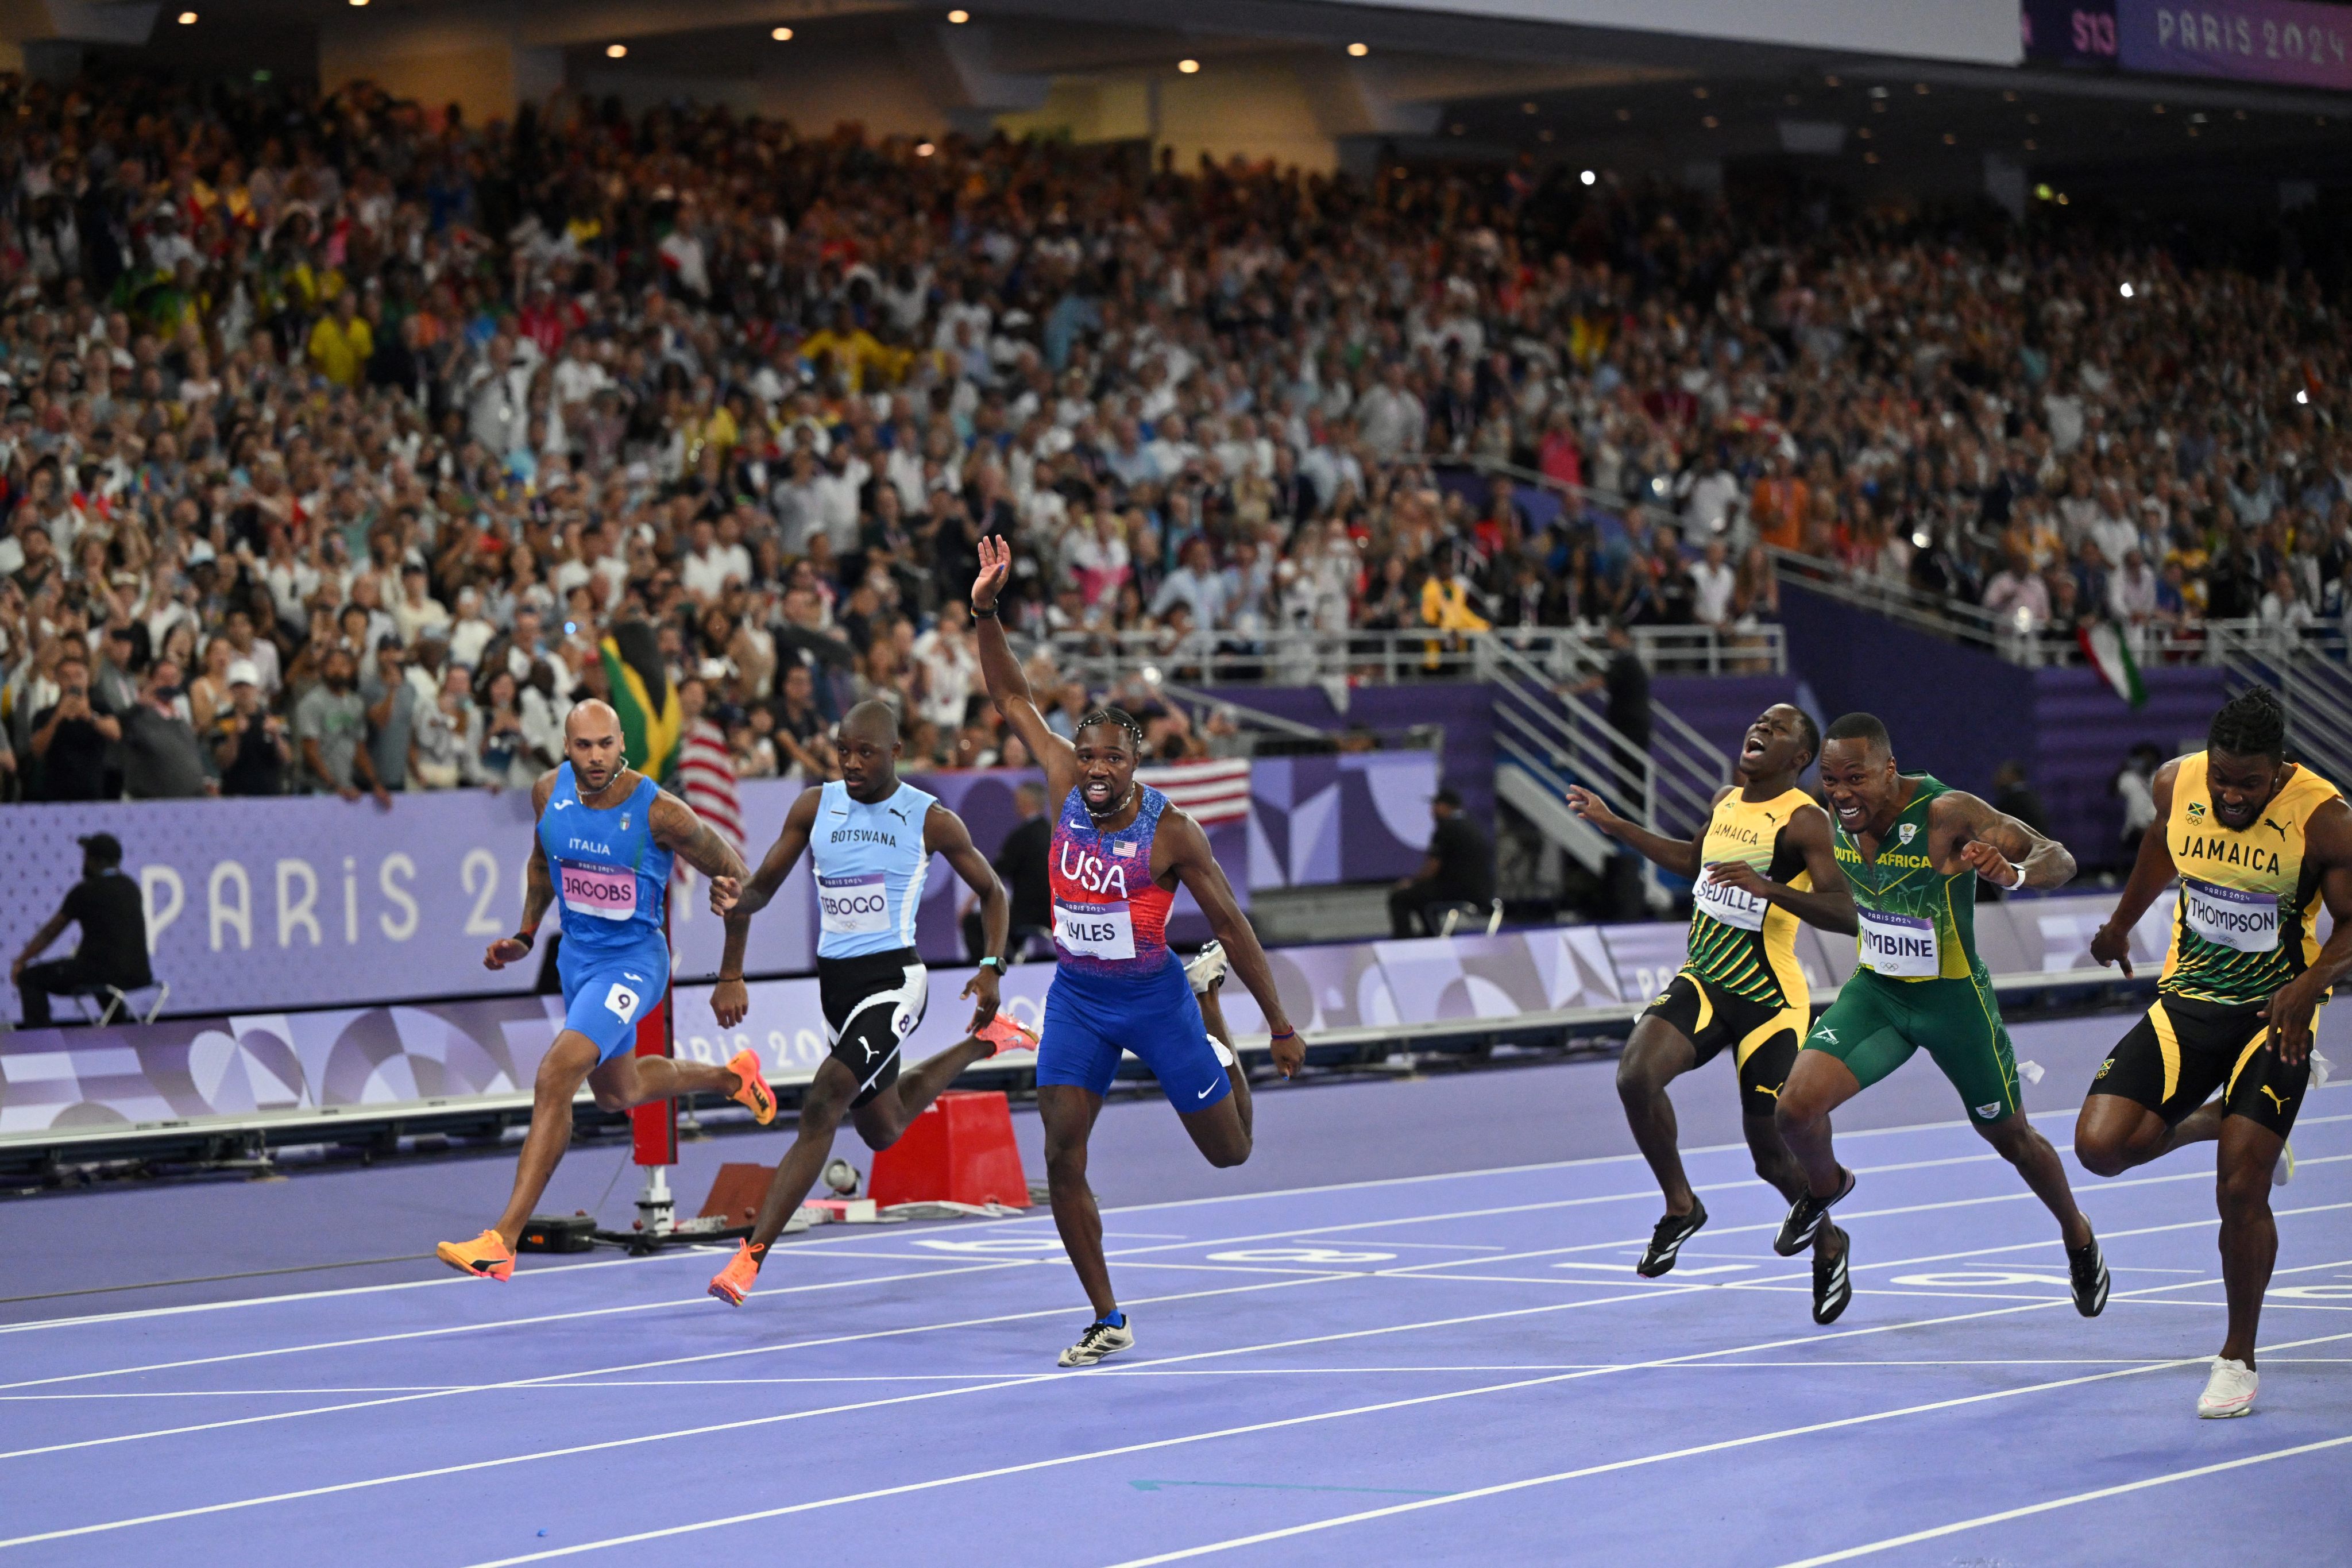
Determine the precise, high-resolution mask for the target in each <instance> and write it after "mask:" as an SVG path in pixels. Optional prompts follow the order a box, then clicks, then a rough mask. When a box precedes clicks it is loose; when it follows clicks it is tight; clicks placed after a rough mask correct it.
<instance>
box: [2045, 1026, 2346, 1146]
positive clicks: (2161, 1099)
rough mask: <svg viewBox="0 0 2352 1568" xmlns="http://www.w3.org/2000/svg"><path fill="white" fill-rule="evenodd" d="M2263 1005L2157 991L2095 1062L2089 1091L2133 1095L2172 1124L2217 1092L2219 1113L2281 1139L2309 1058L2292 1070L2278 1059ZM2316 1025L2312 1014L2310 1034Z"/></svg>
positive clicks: (2299, 1098)
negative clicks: (2149, 1004)
mask: <svg viewBox="0 0 2352 1568" xmlns="http://www.w3.org/2000/svg"><path fill="white" fill-rule="evenodd" d="M2266 1005H2267V1004H2265V1003H2262V1002H2241V1003H2234V1004H2232V1003H2221V1002H2197V1001H2191V1000H2189V998H2187V997H2181V996H2158V998H2157V1000H2156V1005H2154V1006H2153V1007H2150V1008H2149V1009H2148V1010H2147V1012H2146V1013H2145V1014H2143V1015H2142V1016H2141V1017H2140V1021H2139V1022H2138V1023H2137V1024H2134V1025H2133V1026H2132V1027H2131V1033H2129V1034H2127V1035H2126V1036H2125V1037H2123V1038H2122V1039H2121V1040H2120V1041H2118V1042H2117V1043H2116V1048H2115V1050H2114V1051H2113V1052H2112V1053H2111V1054H2110V1055H2109V1056H2108V1058H2107V1059H2106V1060H2105V1061H2104V1062H2102V1063H2100V1064H2099V1070H2098V1073H2097V1075H2096V1076H2095V1077H2094V1078H2093V1079H2092V1080H2091V1092H2092V1093H2093V1094H2113V1095H2119V1096H2121V1097H2122V1098H2123V1099H2126V1100H2135V1101H2137V1102H2138V1103H2139V1104H2141V1105H2145V1106H2147V1108H2148V1109H2149V1110H2153V1111H2155V1112H2156V1113H2157V1114H2158V1116H2161V1117H2163V1118H2164V1123H2165V1125H2166V1126H2168V1127H2170V1126H2174V1125H2176V1124H2178V1123H2179V1121H2180V1119H2181V1118H2182V1117H2184V1116H2186V1115H2188V1114H2189V1112H2190V1111H2192V1110H2196V1109H2197V1108H2198V1107H2199V1106H2200V1105H2202V1104H2204V1103H2205V1102H2206V1101H2207V1100H2210V1099H2211V1098H2212V1097H2213V1091H2214V1090H2215V1089H2220V1090H2221V1102H2222V1107H2223V1110H2222V1114H2223V1115H2225V1116H2243V1117H2245V1118H2247V1119H2249V1120H2250V1121H2256V1122H2259V1123H2261V1124H2262V1125H2263V1126H2264V1127H2267V1128H2269V1129H2270V1130H2271V1131H2273V1132H2275V1133H2277V1134H2278V1135H2279V1136H2280V1137H2282V1138H2284V1137H2285V1136H2286V1135H2287V1132H2288V1131H2289V1130H2291V1129H2292V1128H2293V1127H2294V1113H2295V1112H2296V1111H2297V1110H2300V1109H2301V1108H2302V1105H2303V1091H2304V1089H2305V1088H2306V1087H2307V1086H2308V1085H2309V1084H2310V1082H2311V1059H2310V1058H2308V1057H2305V1058H2304V1060H2303V1063H2302V1065H2301V1066H2298V1067H2292V1068H2291V1067H2288V1066H2287V1065H2286V1064H2285V1063H2284V1062H2282V1061H2281V1060H2279V1057H2278V1052H2277V1051H2276V1050H2275V1049H2273V1047H2272V1046H2271V1044H2270V1025H2269V1023H2268V1021H2267V1020H2266V1019H2265V1018H2264V1016H2263V1009H2264V1007H2265V1006H2266ZM2318 1024H2319V1020H2318V1015H2317V1013H2316V1012H2315V1013H2314V1014H2313V1016H2312V1027H2313V1029H2314V1031H2316V1030H2317V1028H2318Z"/></svg>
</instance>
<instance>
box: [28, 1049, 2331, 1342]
mask: <svg viewBox="0 0 2352 1568" xmlns="http://www.w3.org/2000/svg"><path fill="white" fill-rule="evenodd" d="M2335 1087H2339V1088H2340V1087H2346V1086H2343V1085H2338V1086H2335ZM2311 1092H2314V1093H2316V1092H2318V1091H2317V1090H2316V1089H2315V1090H2313V1091H2311ZM2072 1115H2074V1112H2073V1111H2071V1110H2068V1111H2035V1112H2033V1113H2032V1117H2031V1118H2030V1119H2031V1120H2040V1121H2051V1120H2055V1119H2057V1118H2059V1117H2061V1116H2072ZM2328 1121H2352V1115H2346V1116H2305V1117H2303V1118H2300V1119H2299V1120H2298V1121H2297V1123H2296V1124H2297V1125H2298V1126H2304V1127H2315V1126H2318V1125H2320V1124H2321V1123H2323V1122H2328ZM1969 1125H1970V1123H1969V1122H1967V1121H1916V1122H1910V1123H1907V1124H1906V1125H1904V1126H1901V1127H1875V1128H1867V1129H1864V1130H1862V1131H1853V1132H1843V1131H1842V1132H1840V1133H1839V1134H1838V1136H1839V1137H1840V1138H1842V1139H1845V1140H1847V1141H1849V1142H1850V1141H1852V1140H1854V1139H1858V1138H1891V1137H1895V1136H1897V1135H1899V1134H1902V1133H1906V1132H1933V1131H1946V1130H1949V1129H1955V1128H1962V1127H1968V1126H1969ZM1747 1152H1748V1145H1747V1143H1746V1142H1744V1141H1743V1142H1737V1143H1704V1144H1700V1145H1699V1146H1697V1147H1696V1148H1691V1149H1685V1150H1684V1151H1682V1154H1683V1157H1684V1158H1685V1160H1688V1159H1692V1158H1694V1157H1696V1156H1698V1155H1702V1154H1731V1153H1738V1154H1745V1153H1747ZM1641 1157H1642V1156H1641V1155H1640V1154H1639V1153H1631V1154H1594V1155H1588V1156H1585V1157H1583V1158H1580V1159H1575V1160H1544V1161H1538V1162H1537V1163H1532V1164H1525V1165H1490V1166H1484V1167H1481V1168H1480V1169H1477V1170H1472V1171H1432V1172H1426V1173H1423V1174H1420V1175H1413V1176H1376V1177H1370V1178H1368V1179H1366V1180H1363V1181H1355V1182H1324V1183H1318V1184H1313V1185H1309V1186H1303V1187H1277V1188H1275V1189H1272V1190H1270V1191H1265V1192H1255V1193H1217V1194H1211V1195H1209V1196H1206V1197H1197V1198H1171V1199H1168V1200H1166V1201H1164V1202H1160V1203H1149V1204H1125V1205H1120V1206H1118V1207H1117V1208H1109V1209H1105V1210H1104V1211H1103V1215H1104V1217H1105V1218H1106V1219H1108V1218H1111V1217H1112V1216H1114V1215H1130V1214H1146V1213H1150V1212H1152V1211H1155V1210H1160V1209H1179V1208H1199V1207H1206V1206H1208V1205H1214V1204H1238V1203H1254V1202H1257V1201H1259V1200H1276V1199H1285V1198H1294V1197H1299V1196H1304V1195H1306V1194H1315V1193H1342V1192H1359V1191H1365V1190H1369V1189H1370V1188H1374V1187H1394V1186H1408V1185H1413V1184H1427V1183H1436V1182H1459V1181H1471V1180H1475V1179H1476V1178H1479V1177H1482V1176H1509V1175H1521V1174H1527V1173H1534V1172H1540V1171H1566V1170H1576V1169H1581V1168H1584V1167H1589V1166H1597V1165H1622V1164H1625V1163H1630V1162H1633V1161H1638V1160H1640V1159H1641ZM1872 1168H1873V1169H1877V1168H1880V1167H1872ZM1884 1168H1885V1169H1895V1168H1897V1167H1893V1166H1889V1167H1884ZM1752 1180H1753V1178H1749V1179H1748V1180H1747V1181H1739V1182H1726V1183H1721V1184H1711V1185H1709V1186H1706V1187H1704V1188H1701V1189H1699V1190H1701V1191H1703V1192H1716V1191H1720V1190H1722V1189H1724V1188H1727V1187H1734V1186H1746V1185H1748V1184H1749V1182H1750V1181H1752ZM1650 1195H1652V1196H1655V1195H1656V1194H1654V1193H1652V1194H1650ZM1052 1218H1053V1216H1052V1215H1019V1216H1016V1217H1013V1218H1011V1219H992V1220H971V1221H966V1222H964V1223H962V1224H960V1225H959V1226H957V1227H956V1229H957V1231H958V1233H959V1234H963V1233H967V1232H971V1231H977V1230H982V1229H993V1228H999V1227H1003V1226H1020V1225H1032V1226H1034V1225H1041V1224H1048V1223H1050V1222H1051V1221H1052ZM1417 1222H1418V1218H1417V1216H1416V1218H1415V1219H1411V1220H1407V1221H1404V1222H1402V1223H1407V1224H1412V1223H1417ZM1130 1234H1131V1235H1134V1236H1136V1237H1141V1236H1142V1235H1143V1234H1144V1233H1142V1232H1133V1233H1130ZM1275 1234H1276V1235H1277V1236H1286V1235H1288V1234H1290V1233H1288V1232H1286V1231H1285V1232H1276V1233H1275ZM876 1239H877V1238H876V1237H865V1236H843V1237H822V1238H820V1239H818V1240H814V1241H805V1240H804V1241H796V1242H794V1243H793V1245H792V1247H790V1248H788V1249H787V1251H788V1253H789V1254H791V1255H794V1256H797V1255H799V1254H801V1253H806V1252H815V1251H821V1250H822V1251H836V1250H840V1249H844V1248H847V1247H857V1246H861V1245H865V1244H868V1243H871V1242H873V1241H874V1240H876ZM1230 1239H1234V1240H1244V1239H1246V1240H1255V1239H1260V1238H1259V1237H1233V1238H1230ZM723 1250H724V1249H723V1248H711V1247H692V1248H691V1249H689V1250H688V1251H686V1252H674V1253H662V1254H657V1255H656V1256H655V1257H652V1258H612V1259H607V1260H603V1261H599V1262H596V1263H574V1264H566V1265H562V1266H556V1267H550V1268H532V1269H526V1270H524V1271H523V1272H522V1273H521V1274H520V1275H519V1276H518V1278H520V1279H530V1280H534V1281H536V1280H542V1279H561V1278H562V1277H563V1276H565V1275H568V1274H571V1273H572V1272H574V1271H575V1270H578V1269H582V1268H615V1267H618V1266H620V1265H623V1264H635V1263H659V1262H664V1261H667V1260H668V1259H670V1258H677V1257H687V1256H694V1257H707V1256H709V1254H710V1253H711V1252H714V1251H723ZM851 1256H852V1257H855V1256H856V1254H854V1253H853V1254H851ZM480 1283H481V1282H480V1281H479V1280H476V1279H466V1278H465V1277H464V1276H462V1275H458V1274H454V1273H453V1274H451V1275H450V1276H449V1277H448V1278H447V1279H397V1280H391V1281H387V1282H385V1283H383V1284H380V1285H354V1286H350V1287H348V1288H346V1289H338V1290H303V1291H294V1292H289V1293H288V1294H285V1295H279V1296H247V1297H242V1298H240V1299H238V1300H234V1301H205V1302H198V1303H194V1304H192V1305H189V1306H183V1307H146V1308H141V1309H138V1310H131V1311H123V1312H100V1313H95V1314H91V1315H89V1316H85V1317H77V1318H42V1319H39V1320H37V1321H33V1322H29V1323H5V1324H0V1333H28V1332H31V1331H35V1330H39V1329H64V1328H73V1327H76V1326H79V1325H80V1324H85V1323H119V1322H126V1321H131V1320H133V1319H139V1318H160V1317H172V1316H175V1315H178V1314H181V1313H185V1312H217V1311H228V1310H235V1309H237V1308H244V1307H271V1306H279V1305H284V1304H288V1303H292V1302H299V1301H311V1300H327V1299H330V1298H334V1297H343V1296H365V1295H372V1294H375V1293H377V1292H380V1291H385V1290H415V1289H425V1288H427V1287H438V1286H444V1285H479V1284H480ZM533 1321H545V1320H533Z"/></svg>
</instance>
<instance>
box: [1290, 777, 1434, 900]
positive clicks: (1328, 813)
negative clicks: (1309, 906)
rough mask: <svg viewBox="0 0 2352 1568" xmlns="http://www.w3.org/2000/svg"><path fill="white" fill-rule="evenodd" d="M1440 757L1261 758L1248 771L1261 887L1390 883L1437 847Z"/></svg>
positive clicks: (1418, 864) (1416, 866)
mask: <svg viewBox="0 0 2352 1568" xmlns="http://www.w3.org/2000/svg"><path fill="white" fill-rule="evenodd" d="M1436 793H1437V754H1436V753H1435V752H1352V753H1338V754H1331V753H1326V754H1323V755H1319V756H1304V757H1260V758H1259V759H1257V761H1256V763H1255V764H1254V765H1253V766H1252V767H1251V770H1250V818H1249V880H1250V886H1251V887H1253V888H1260V889H1263V888H1303V887H1315V886H1320V885H1323V884H1327V883H1331V882H1376V881H1378V882H1385V881H1391V880H1393V879H1396V878H1398V877H1402V876H1404V875H1406V874H1408V873H1410V872H1412V870H1414V869H1415V868H1418V867H1419V866H1420V865H1421V861H1422V857H1423V854H1424V853H1425V852H1426V848H1427V846H1428V843H1429V835H1430V829H1431V822H1430V816H1429V802H1430V798H1431V797H1432V796H1433V795H1435V794H1436Z"/></svg>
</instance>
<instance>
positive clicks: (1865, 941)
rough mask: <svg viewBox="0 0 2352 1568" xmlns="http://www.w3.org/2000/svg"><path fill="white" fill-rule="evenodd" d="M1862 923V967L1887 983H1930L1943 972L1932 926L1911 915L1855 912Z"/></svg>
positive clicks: (1934, 925) (1933, 926)
mask: <svg viewBox="0 0 2352 1568" xmlns="http://www.w3.org/2000/svg"><path fill="white" fill-rule="evenodd" d="M1853 912H1854V913H1855V914H1856V915H1857V916H1859V917H1860V918H1861V921H1862V964H1863V967H1864V968H1865V969H1867V970H1869V971H1870V972H1871V973H1874V974H1884V975H1885V976H1886V977H1887V978H1889V979H1891V980H1932V979H1934V978H1935V977H1936V976H1937V975H1938V974H1941V973H1943V972H1944V966H1943V957H1942V953H1941V952H1940V951H1939V950H1938V949H1937V945H1936V922H1935V921H1930V920H1921V919H1918V918H1916V917H1914V916H1911V915H1890V914H1887V913H1885V912H1884V911H1883V910H1864V909H1857V910H1854V911H1853Z"/></svg>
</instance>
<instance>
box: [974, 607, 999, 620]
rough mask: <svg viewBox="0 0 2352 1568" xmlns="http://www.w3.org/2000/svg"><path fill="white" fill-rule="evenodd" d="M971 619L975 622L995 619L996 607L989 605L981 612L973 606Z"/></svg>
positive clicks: (980, 609)
mask: <svg viewBox="0 0 2352 1568" xmlns="http://www.w3.org/2000/svg"><path fill="white" fill-rule="evenodd" d="M971 618H972V619H973V620H976V621H992V620H994V619H995V618H996V606H995V605H989V606H988V608H986V609H984V610H983V609H982V608H981V607H980V606H979V605H973V606H972V607H971Z"/></svg>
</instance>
